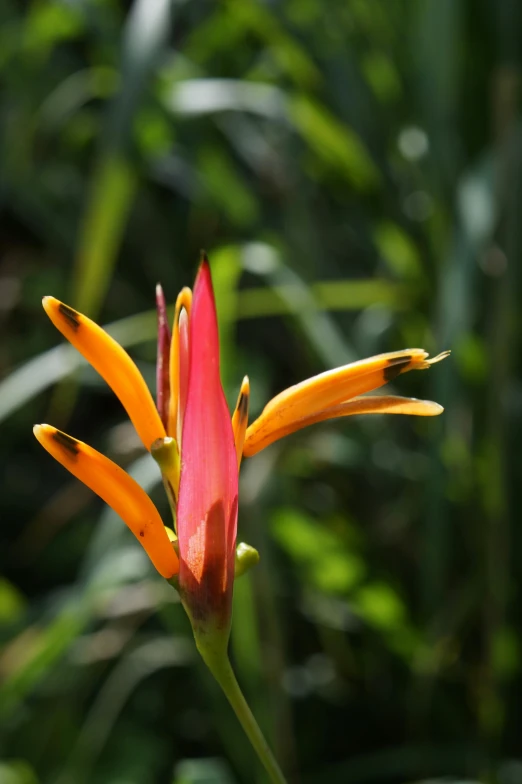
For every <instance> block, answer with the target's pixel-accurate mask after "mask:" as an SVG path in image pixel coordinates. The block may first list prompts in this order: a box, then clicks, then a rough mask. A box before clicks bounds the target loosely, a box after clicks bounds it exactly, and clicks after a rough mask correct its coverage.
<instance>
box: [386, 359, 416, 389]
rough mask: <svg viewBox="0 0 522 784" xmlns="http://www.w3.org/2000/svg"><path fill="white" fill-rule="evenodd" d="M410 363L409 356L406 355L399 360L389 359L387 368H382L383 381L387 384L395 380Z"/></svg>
mask: <svg viewBox="0 0 522 784" xmlns="http://www.w3.org/2000/svg"><path fill="white" fill-rule="evenodd" d="M410 362H411V356H410V355H406V356H405V357H400V359H397V358H396V359H390V360H389V364H388V367H385V368H384V372H383V375H384V380H385V381H386V382H387V383H388V382H389V381H393V379H394V378H397V376H398V375H400V374H401V373H402V371H403V370H405V369H406V367H407V366H408V365H409V364H410Z"/></svg>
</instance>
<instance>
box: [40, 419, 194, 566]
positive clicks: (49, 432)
mask: <svg viewBox="0 0 522 784" xmlns="http://www.w3.org/2000/svg"><path fill="white" fill-rule="evenodd" d="M33 431H34V434H35V436H36V438H37V439H38V441H39V442H40V443H41V445H42V446H43V447H44V449H46V450H47V451H48V452H49V454H51V455H52V456H53V457H54V458H55V459H56V460H58V462H59V463H61V464H62V465H63V466H64V468H66V469H67V470H68V471H70V472H71V474H73V475H74V476H75V477H76V478H77V479H79V480H80V481H81V482H83V483H84V484H85V485H87V487H90V488H91V490H93V491H94V492H95V493H97V494H98V495H99V496H100V498H102V499H103V500H104V501H105V503H107V504H109V506H110V507H112V508H113V509H114V511H115V512H116V514H118V515H119V516H120V517H121V519H122V520H123V521H124V522H125V523H126V524H127V526H128V527H129V528H130V530H131V531H132V533H133V534H134V536H135V537H136V539H137V540H138V541H139V543H140V544H141V545H142V546H143V548H144V549H145V551H146V552H147V555H148V556H149V558H150V560H151V561H152V563H153V564H154V566H155V567H156V569H157V570H158V572H159V573H160V574H161V576H162V577H165V578H167V579H169V578H170V577H173V576H174V575H175V574H177V572H178V570H179V561H178V557H177V555H176V553H175V552H174V550H173V548H172V545H171V543H170V541H169V537H168V535H167V533H166V531H165V527H164V525H163V522H162V519H161V517H160V515H159V513H158V510H157V509H156V507H155V506H154V504H153V503H152V501H151V500H150V498H149V496H148V495H147V493H146V492H145V491H144V490H143V489H142V488H141V487H140V486H139V484H138V483H137V482H135V481H134V479H133V478H132V477H131V476H129V474H127V473H126V471H124V470H123V469H122V468H120V467H119V466H118V465H116V463H113V462H112V460H109V459H108V458H107V457H104V456H103V455H102V454H100V453H99V452H97V451H96V450H95V449H92V447H90V446H88V445H87V444H84V443H83V442H82V441H78V440H77V439H76V438H72V437H71V436H68V435H67V434H66V433H62V432H61V431H60V430H57V429H56V428H55V427H51V425H35V426H34V428H33Z"/></svg>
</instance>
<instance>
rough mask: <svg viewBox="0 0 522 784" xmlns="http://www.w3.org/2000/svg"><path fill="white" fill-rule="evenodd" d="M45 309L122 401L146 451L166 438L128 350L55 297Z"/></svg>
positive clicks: (45, 299)
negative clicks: (158, 439) (159, 439)
mask: <svg viewBox="0 0 522 784" xmlns="http://www.w3.org/2000/svg"><path fill="white" fill-rule="evenodd" d="M43 306H44V308H45V312H46V313H47V315H48V316H49V318H50V319H51V321H52V322H53V324H54V326H55V327H57V329H59V330H60V332H61V333H62V335H64V337H66V338H67V340H68V341H69V342H70V343H72V345H73V346H74V347H75V348H76V349H78V351H79V352H80V354H83V356H84V357H85V359H86V360H87V362H89V363H90V364H91V365H92V366H93V368H94V369H95V370H97V371H98V373H99V374H100V376H102V378H104V379H105V381H106V382H107V384H108V385H109V386H110V387H111V389H112V390H113V392H114V393H115V395H117V397H118V398H119V399H120V402H121V404H122V405H123V407H124V408H125V410H126V411H127V414H128V415H129V417H130V419H131V421H132V424H133V425H134V427H135V428H136V430H137V432H138V435H139V437H140V438H141V440H142V441H143V445H144V446H145V448H146V449H150V446H151V444H152V443H153V442H154V441H155V440H156V439H157V438H165V435H166V433H165V428H164V427H163V425H162V422H161V419H160V416H159V414H158V410H157V408H156V406H155V404H154V401H153V399H152V395H151V394H150V392H149V389H148V387H147V384H146V383H145V380H144V378H143V376H142V375H141V373H140V371H139V370H138V368H137V367H136V365H135V363H134V362H133V361H132V359H131V358H130V357H129V355H128V354H127V352H126V351H125V349H123V348H122V347H121V346H120V344H119V343H117V342H116V341H115V340H114V338H111V336H110V335H109V334H107V332H105V330H104V329H102V328H101V327H99V326H98V325H97V324H95V323H94V321H91V319H90V318H87V316H84V315H82V314H81V313H78V312H77V311H76V310H73V309H72V308H70V307H69V306H68V305H64V304H63V302H60V301H59V300H57V299H55V298H54V297H44V298H43Z"/></svg>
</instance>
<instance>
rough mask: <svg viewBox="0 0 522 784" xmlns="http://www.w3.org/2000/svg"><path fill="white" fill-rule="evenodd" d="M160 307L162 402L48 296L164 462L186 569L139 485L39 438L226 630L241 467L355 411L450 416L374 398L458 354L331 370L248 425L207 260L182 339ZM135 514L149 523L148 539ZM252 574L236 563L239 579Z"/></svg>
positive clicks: (85, 452) (187, 300) (183, 297)
mask: <svg viewBox="0 0 522 784" xmlns="http://www.w3.org/2000/svg"><path fill="white" fill-rule="evenodd" d="M156 304H157V311H158V359H157V375H156V381H157V404H156V405H155V404H154V401H153V399H152V396H151V394H150V392H149V390H148V388H147V385H146V383H145V381H144V379H143V377H142V375H141V373H140V371H139V370H138V368H137V366H136V364H135V363H134V362H133V360H132V359H131V358H130V356H129V355H128V354H127V352H126V351H125V350H124V349H123V348H122V347H121V346H120V345H119V344H118V343H117V342H116V341H115V340H114V339H113V338H112V337H110V335H108V334H107V332H105V331H104V330H103V329H102V328H101V327H99V326H98V325H97V324H95V323H94V322H93V321H91V319H89V318H87V316H84V315H82V314H81V313H78V312H77V311H76V310H73V308H71V307H69V306H68V305H65V304H63V303H62V302H59V301H58V300H57V299H55V298H54V297H44V299H43V305H44V308H45V311H46V313H47V315H48V316H49V318H50V319H51V321H52V322H53V323H54V324H55V326H56V327H57V328H58V329H59V330H60V331H61V332H62V334H63V335H64V336H65V337H66V338H67V339H68V340H69V341H70V342H71V343H72V344H73V345H74V346H75V347H76V348H77V349H78V350H79V351H80V353H81V354H83V356H84V357H85V358H86V359H87V361H88V362H90V364H91V365H92V366H93V367H94V368H95V369H96V370H97V371H98V373H100V375H101V376H102V377H103V378H104V379H105V381H106V382H107V383H108V384H109V386H110V387H111V388H112V389H113V391H114V392H115V394H116V395H117V396H118V398H119V399H120V401H121V403H122V404H123V406H124V408H125V409H126V411H127V413H128V415H129V417H130V419H131V421H132V422H133V424H134V426H135V428H136V431H137V432H138V435H139V436H140V438H141V440H142V442H143V445H144V446H145V448H146V449H148V450H150V451H151V453H152V454H153V456H154V457H155V459H156V460H157V462H158V464H159V465H160V468H161V470H162V474H163V480H164V484H165V486H166V488H167V493H168V496H169V501H170V504H171V506H172V508H173V512H174V515H175V518H176V520H177V535H178V539H179V542H178V546H179V555H180V559H181V564H179V563H178V557H177V554H176V552H175V551H174V549H173V547H172V545H171V543H170V540H169V535H167V533H166V532H165V530H164V529H163V528H161V527H158V526H159V522H160V521H159V515H158V513H157V512H156V514H155V515H154V513H153V512H152V511H151V508H153V507H152V502H150V500H149V499H148V497H147V496H146V495H145V494H144V493H143V491H142V490H140V488H139V487H138V486H137V485H136V483H135V482H134V480H132V479H131V478H130V477H127V474H125V472H123V471H122V470H121V469H120V468H119V467H118V466H116V465H115V463H113V462H111V461H110V460H108V459H107V458H105V457H103V456H102V455H100V454H99V453H98V452H96V451H95V450H93V449H91V448H90V447H88V446H87V445H86V444H82V442H80V441H77V440H76V439H73V438H72V437H71V436H67V435H66V434H62V433H60V431H57V430H56V429H54V428H52V427H50V426H49V425H41V426H37V428H36V430H35V433H36V435H37V438H38V440H39V441H40V442H41V443H42V445H43V446H44V447H45V448H46V449H47V450H48V451H49V452H50V453H51V454H52V455H53V456H54V457H55V458H56V459H57V460H58V461H59V462H61V463H62V465H64V466H65V467H66V468H68V469H69V471H71V473H73V474H74V475H75V476H77V477H78V478H79V479H81V480H82V481H83V482H84V483H85V484H87V485H88V486H89V487H91V488H92V489H93V490H94V491H95V492H96V493H98V495H100V496H101V497H102V498H103V499H104V500H105V501H106V502H107V503H108V504H109V505H110V506H112V507H113V508H114V509H115V510H116V511H117V512H118V514H120V516H121V517H122V518H123V519H124V521H125V522H126V523H127V525H128V526H129V528H130V529H131V530H132V531H133V533H135V534H136V535H137V536H138V538H139V540H140V542H141V543H142V544H143V546H144V547H145V549H146V550H147V552H148V553H149V556H150V558H151V560H152V562H153V563H154V565H155V566H156V568H157V569H158V571H159V572H160V574H162V575H163V576H166V577H169V578H170V577H172V576H173V575H175V574H177V573H178V570H179V590H180V593H181V595H182V598H183V601H184V603H185V606H186V609H187V610H188V612H189V614H190V615H191V618H192V621H193V623H196V622H199V621H201V619H202V618H207V617H209V616H210V615H212V617H213V618H214V620H215V622H216V623H218V622H219V623H221V624H224V625H226V622H227V619H229V618H230V603H231V597H232V588H233V580H234V562H235V540H236V527H237V495H238V469H239V466H240V464H241V458H242V457H243V456H245V457H251V456H253V455H255V454H256V453H257V452H259V451H260V450H261V449H264V448H265V447H267V446H269V445H270V444H272V443H273V442H274V441H276V440H278V439H280V438H282V437H284V436H286V435H289V434H290V433H293V432H295V431H296V430H299V429H301V428H303V427H306V426H308V425H312V424H314V423H316V422H322V421H325V420H328V419H333V418H338V417H345V416H350V415H354V414H378V413H379V414H383V413H387V414H413V415H418V416H436V415H437V414H440V413H441V412H442V410H443V409H442V407H441V406H439V405H438V404H437V403H434V402H432V401H429V400H416V399H414V398H402V397H395V396H390V395H383V396H378V397H375V396H371V395H365V394H364V393H366V392H369V391H371V390H374V389H377V388H378V387H380V386H382V385H384V384H386V383H387V382H389V381H392V380H393V379H395V378H396V377H397V376H398V375H400V374H401V373H405V372H407V371H409V370H419V369H426V368H428V367H430V366H431V365H433V364H434V363H436V362H439V361H440V360H442V359H444V358H445V357H446V356H447V355H448V353H449V352H443V353H442V354H439V355H438V356H436V357H434V358H433V359H428V355H427V353H426V352H425V351H423V350H422V349H405V350H403V351H398V352H392V353H389V354H380V355H378V356H375V357H371V358H370V359H365V360H361V361H359V362H353V363H351V364H349V365H346V366H344V367H341V368H337V369H335V370H330V371H327V372H326V373H321V374H320V375H318V376H315V377H313V378H311V379H309V380H307V381H303V382H302V383H300V384H296V385H295V386H293V387H290V388H289V389H287V390H285V391H284V392H281V393H280V394H279V395H277V396H276V397H274V398H273V399H272V400H271V401H270V402H269V403H268V404H267V405H266V406H265V408H264V410H263V411H262V413H261V415H260V416H259V417H258V418H257V419H256V420H255V421H254V422H253V423H252V424H251V425H250V426H248V407H249V397H250V386H249V381H248V377H247V376H245V378H244V379H243V383H242V385H241V390H240V394H239V397H238V401H237V405H236V408H235V411H234V413H233V415H232V419H231V418H230V415H229V413H228V408H227V405H226V401H225V397H224V393H223V389H222V386H221V380H220V375H219V340H218V330H217V319H216V308H215V302H214V294H213V291H212V280H211V275H210V267H209V265H208V261H207V260H206V257H204V260H203V262H202V264H201V267H200V270H199V273H198V276H197V278H196V284H195V289H194V296H193V295H192V292H191V290H190V289H189V288H184V289H182V291H181V292H180V294H179V296H178V298H177V301H176V306H175V313H174V322H173V329H172V335H171V332H170V329H169V326H168V319H167V308H166V303H165V298H164V295H163V291H162V289H161V286H158V287H157V288H156ZM67 447H69V448H67ZM232 458H233V459H232ZM233 464H234V465H235V468H234V470H233ZM125 477H126V478H125ZM129 499H134V501H133V503H131V502H130V501H129ZM144 499H147V500H144ZM133 504H134V505H133ZM131 511H132V513H131ZM136 515H138V516H139V515H141V516H142V519H143V520H144V521H145V522H147V525H146V526H145V528H144V531H145V532H146V533H145V534H142V533H141V528H140V525H139V517H136ZM171 533H172V532H171ZM171 538H175V535H174V534H173V533H172V536H171ZM162 548H163V550H164V552H162ZM243 552H244V551H243V550H238V553H240V554H241V553H243ZM238 557H240V555H239V556H238ZM241 571H242V567H241V565H239V566H238V564H236V573H240V572H241ZM198 619H199V620H198Z"/></svg>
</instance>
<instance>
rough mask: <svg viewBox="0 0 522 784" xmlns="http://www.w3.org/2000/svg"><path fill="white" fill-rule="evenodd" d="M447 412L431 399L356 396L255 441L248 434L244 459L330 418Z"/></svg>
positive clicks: (259, 433)
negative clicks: (285, 437)
mask: <svg viewBox="0 0 522 784" xmlns="http://www.w3.org/2000/svg"><path fill="white" fill-rule="evenodd" d="M443 411H444V409H443V407H442V406H439V404H438V403H434V402H433V401H431V400H417V398H414V397H395V396H393V395H379V396H375V395H367V396H365V397H354V398H352V400H348V401H347V402H346V403H340V404H339V405H337V406H332V407H331V408H327V409H326V410H324V411H321V412H320V413H318V414H313V415H312V416H308V417H303V419H300V420H297V421H294V422H291V423H290V424H289V425H287V426H285V427H282V428H280V429H278V430H271V431H270V432H268V433H266V434H263V433H262V432H258V433H257V434H256V438H255V440H252V441H249V437H248V432H247V437H246V441H245V445H244V448H243V454H244V455H245V457H252V455H255V454H256V453H257V452H260V451H261V449H264V448H265V447H266V446H269V445H270V444H272V443H273V442H274V441H277V440H278V439H280V438H283V437H284V436H288V435H290V433H295V432H296V431H297V430H301V429H302V428H303V427H308V425H314V424H315V423H316V422H324V421H326V420H327V419H337V418H339V417H346V416H354V415H355V414H409V415H413V416H438V415H439V414H442V412H443Z"/></svg>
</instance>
